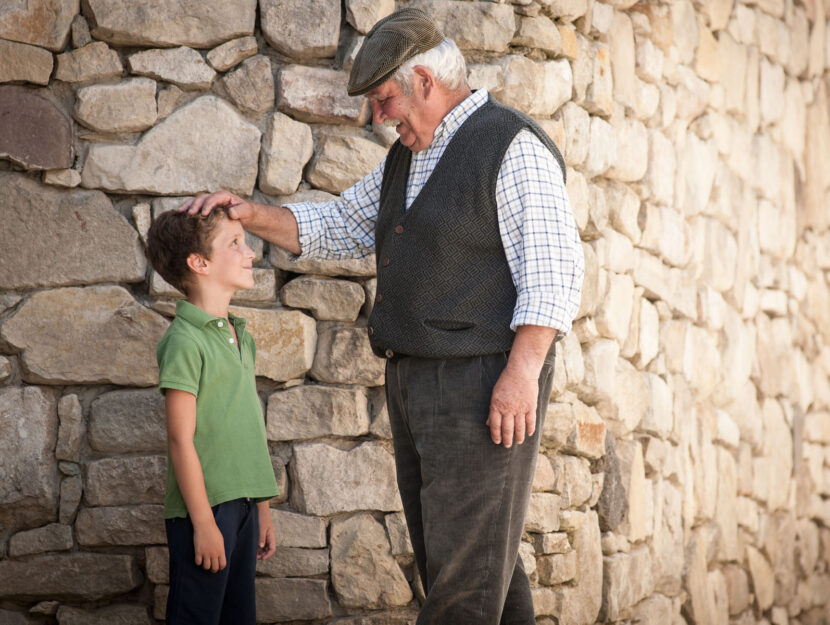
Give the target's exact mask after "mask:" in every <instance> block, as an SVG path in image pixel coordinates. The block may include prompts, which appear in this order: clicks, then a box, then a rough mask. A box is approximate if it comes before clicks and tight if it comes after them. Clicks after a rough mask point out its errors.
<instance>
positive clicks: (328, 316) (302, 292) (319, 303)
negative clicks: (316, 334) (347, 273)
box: [280, 276, 365, 321]
mask: <svg viewBox="0 0 830 625" xmlns="http://www.w3.org/2000/svg"><path fill="white" fill-rule="evenodd" d="M364 299H365V293H364V292H363V288H362V287H361V286H360V285H359V284H357V283H355V282H350V281H347V280H332V279H327V278H316V277H312V276H300V277H298V278H295V279H294V280H291V281H290V282H288V283H287V284H286V285H285V286H283V288H282V289H281V290H280V300H281V301H282V303H283V304H285V305H286V306H292V307H294V308H307V309H309V310H310V311H311V314H312V315H314V318H315V319H318V320H319V321H354V320H355V319H357V316H358V314H359V313H360V309H361V307H362V306H363V302H364Z"/></svg>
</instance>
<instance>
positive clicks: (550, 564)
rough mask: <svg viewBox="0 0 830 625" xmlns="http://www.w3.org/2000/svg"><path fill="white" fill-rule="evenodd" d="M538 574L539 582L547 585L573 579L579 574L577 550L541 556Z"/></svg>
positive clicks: (537, 566) (537, 569)
mask: <svg viewBox="0 0 830 625" xmlns="http://www.w3.org/2000/svg"><path fill="white" fill-rule="evenodd" d="M536 574H537V576H538V578H539V582H540V583H542V584H544V585H545V586H556V585H559V584H564V583H565V582H569V581H571V580H572V579H574V578H575V577H576V576H577V575H578V571H577V570H576V551H568V552H567V553H555V554H552V555H549V556H542V557H540V558H539V559H538V561H537V563H536Z"/></svg>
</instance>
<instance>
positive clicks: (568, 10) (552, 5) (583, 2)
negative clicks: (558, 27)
mask: <svg viewBox="0 0 830 625" xmlns="http://www.w3.org/2000/svg"><path fill="white" fill-rule="evenodd" d="M544 4H545V5H547V10H548V11H549V12H550V15H551V17H557V18H559V19H561V20H562V21H563V22H573V21H575V20H577V19H578V18H580V17H582V16H583V15H585V13H586V12H587V11H588V2H587V0H545V2H544Z"/></svg>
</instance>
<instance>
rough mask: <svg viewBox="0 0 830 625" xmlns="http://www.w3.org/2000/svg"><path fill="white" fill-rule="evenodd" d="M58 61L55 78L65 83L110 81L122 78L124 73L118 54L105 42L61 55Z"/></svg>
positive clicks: (97, 42) (98, 42) (91, 44)
mask: <svg viewBox="0 0 830 625" xmlns="http://www.w3.org/2000/svg"><path fill="white" fill-rule="evenodd" d="M57 60H58V62H57V65H58V68H57V71H56V72H55V78H56V79H58V80H62V81H64V82H71V83H83V82H91V81H93V80H109V79H112V78H118V77H120V76H121V72H122V71H124V66H123V65H122V64H121V59H120V58H118V53H117V52H116V51H115V50H113V49H111V48H110V47H109V46H108V45H107V44H106V43H104V42H103V41H96V42H95V43H90V44H88V45H85V46H84V47H82V48H78V49H77V50H72V51H70V52H64V53H63V54H59V55H58V59H57Z"/></svg>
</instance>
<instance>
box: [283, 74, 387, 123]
mask: <svg viewBox="0 0 830 625" xmlns="http://www.w3.org/2000/svg"><path fill="white" fill-rule="evenodd" d="M347 83H348V75H347V74H346V73H345V72H338V71H336V70H332V69H326V68H323V67H305V66H303V65H284V66H283V67H282V68H281V69H280V72H279V76H278V80H277V108H278V109H279V110H280V111H282V112H283V113H287V114H288V115H291V116H292V117H293V118H295V119H298V120H300V121H304V122H320V123H323V124H348V125H350V126H364V125H365V124H366V123H367V122H368V121H369V119H370V118H371V110H370V107H369V101H368V100H367V99H366V98H364V97H363V96H360V97H351V96H349V95H348V93H347V91H346V86H347Z"/></svg>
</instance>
